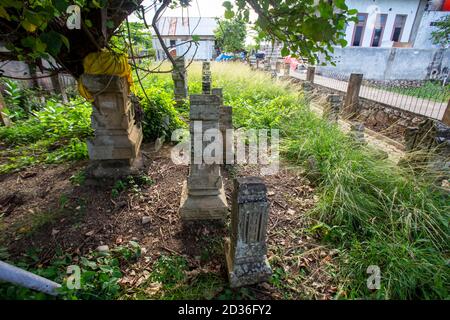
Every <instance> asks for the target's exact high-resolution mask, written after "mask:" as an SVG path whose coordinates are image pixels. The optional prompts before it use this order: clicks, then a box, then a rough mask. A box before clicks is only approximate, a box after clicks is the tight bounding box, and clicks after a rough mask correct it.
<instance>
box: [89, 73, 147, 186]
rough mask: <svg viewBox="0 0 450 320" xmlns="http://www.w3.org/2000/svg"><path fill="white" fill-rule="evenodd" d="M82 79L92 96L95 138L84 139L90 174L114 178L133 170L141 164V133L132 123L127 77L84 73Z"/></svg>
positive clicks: (137, 125)
mask: <svg viewBox="0 0 450 320" xmlns="http://www.w3.org/2000/svg"><path fill="white" fill-rule="evenodd" d="M81 81H82V83H83V85H84V86H85V87H86V89H87V90H88V91H89V93H90V94H91V95H92V96H93V97H94V103H93V111H92V116H91V119H92V128H93V129H94V137H93V138H91V139H89V140H88V141H87V145H88V150H89V158H90V160H91V164H90V167H89V169H88V171H89V175H90V176H92V177H98V178H117V177H120V176H126V175H129V174H132V173H134V172H135V171H136V169H137V168H138V167H139V166H140V154H139V149H140V146H141V142H142V137H143V135H142V128H141V125H140V123H136V122H135V115H134V108H133V106H132V104H131V101H130V97H129V94H130V92H129V86H128V82H127V79H126V78H125V77H118V76H108V75H90V74H83V75H82V76H81Z"/></svg>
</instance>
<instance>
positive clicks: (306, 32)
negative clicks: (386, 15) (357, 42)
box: [223, 0, 357, 63]
mask: <svg viewBox="0 0 450 320" xmlns="http://www.w3.org/2000/svg"><path fill="white" fill-rule="evenodd" d="M223 5H224V7H225V8H226V11H225V18H228V19H231V18H234V17H237V18H238V19H242V20H244V21H245V22H250V10H254V11H255V12H256V14H257V19H256V21H254V24H255V29H256V30H259V35H258V36H259V38H260V39H270V40H271V41H272V42H275V41H278V42H281V43H282V44H283V48H282V50H281V54H282V55H283V56H287V55H289V54H291V55H293V56H299V55H301V56H302V57H303V58H307V59H308V60H309V61H310V62H311V63H315V62H318V61H319V60H320V59H321V56H322V58H323V59H322V60H331V58H332V56H331V55H330V53H332V52H333V51H334V48H333V47H334V46H342V47H345V46H346V45H347V41H346V40H345V26H346V23H347V21H350V20H353V21H356V14H357V10H354V9H351V10H349V8H348V7H347V5H346V4H345V0H314V1H313V0H297V1H291V0H280V1H273V0H236V1H235V5H233V4H232V3H231V2H230V1H225V2H224V3H223Z"/></svg>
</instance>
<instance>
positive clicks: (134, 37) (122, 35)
mask: <svg viewBox="0 0 450 320" xmlns="http://www.w3.org/2000/svg"><path fill="white" fill-rule="evenodd" d="M128 27H129V28H130V34H131V38H130V39H127V38H128ZM129 42H131V45H132V46H133V48H134V51H135V53H142V52H144V53H147V56H151V57H153V56H154V55H155V51H154V50H153V43H152V33H151V30H150V29H149V28H147V27H146V26H145V24H144V23H142V22H129V23H128V26H127V24H126V23H122V24H121V25H120V27H119V29H118V31H117V32H116V34H115V35H114V36H113V37H112V38H111V43H112V46H114V48H115V49H116V50H118V51H119V52H129V46H130V45H129Z"/></svg>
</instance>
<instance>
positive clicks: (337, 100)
mask: <svg viewBox="0 0 450 320" xmlns="http://www.w3.org/2000/svg"><path fill="white" fill-rule="evenodd" d="M341 104H342V98H341V96H340V95H338V94H330V95H328V97H327V105H326V106H325V108H324V110H323V118H324V119H326V120H328V121H330V122H337V121H338V120H339V112H340V109H341Z"/></svg>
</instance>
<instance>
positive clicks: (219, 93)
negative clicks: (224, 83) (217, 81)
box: [211, 88, 223, 108]
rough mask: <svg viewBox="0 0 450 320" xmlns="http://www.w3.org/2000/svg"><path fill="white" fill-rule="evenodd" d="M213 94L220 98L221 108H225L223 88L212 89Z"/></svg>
mask: <svg viewBox="0 0 450 320" xmlns="http://www.w3.org/2000/svg"><path fill="white" fill-rule="evenodd" d="M211 94H213V95H216V96H218V97H219V100H220V101H219V108H221V107H223V89H222V88H212V89H211Z"/></svg>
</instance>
